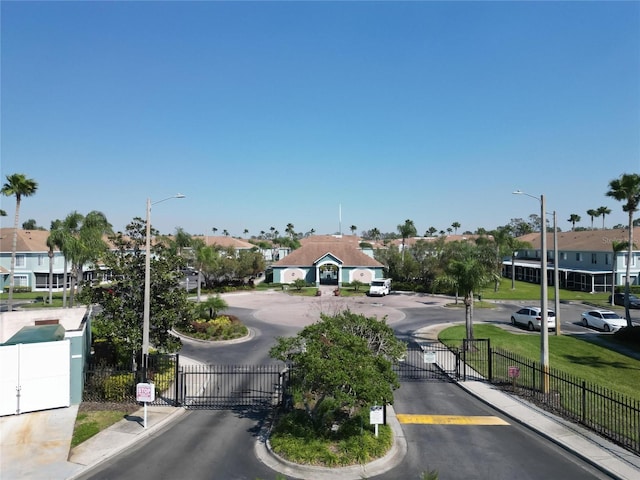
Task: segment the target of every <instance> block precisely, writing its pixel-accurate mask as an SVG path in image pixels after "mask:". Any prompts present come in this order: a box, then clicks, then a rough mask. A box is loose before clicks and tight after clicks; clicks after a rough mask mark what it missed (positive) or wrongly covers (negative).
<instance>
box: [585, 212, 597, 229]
mask: <svg viewBox="0 0 640 480" xmlns="http://www.w3.org/2000/svg"><path fill="white" fill-rule="evenodd" d="M587 215H589V216H590V217H591V230H593V219H594V218H595V217H597V216H598V215H599V214H598V211H597V210H594V209H590V210H587Z"/></svg>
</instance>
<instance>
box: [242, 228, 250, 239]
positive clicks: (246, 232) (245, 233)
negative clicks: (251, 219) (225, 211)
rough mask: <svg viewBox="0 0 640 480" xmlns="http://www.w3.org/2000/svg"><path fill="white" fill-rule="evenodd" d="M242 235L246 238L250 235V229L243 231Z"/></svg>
mask: <svg viewBox="0 0 640 480" xmlns="http://www.w3.org/2000/svg"><path fill="white" fill-rule="evenodd" d="M242 234H243V235H244V236H245V237H246V236H247V235H248V234H249V229H248V228H245V229H244V230H243V231H242Z"/></svg>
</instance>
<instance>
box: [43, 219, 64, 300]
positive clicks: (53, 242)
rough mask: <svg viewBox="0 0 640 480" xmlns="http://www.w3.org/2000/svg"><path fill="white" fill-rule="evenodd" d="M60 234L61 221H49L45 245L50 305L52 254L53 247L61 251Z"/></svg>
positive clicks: (51, 297) (51, 296)
mask: <svg viewBox="0 0 640 480" xmlns="http://www.w3.org/2000/svg"><path fill="white" fill-rule="evenodd" d="M61 235H62V221H61V220H53V221H52V222H51V229H50V230H49V236H48V237H47V247H48V248H49V252H48V254H47V255H48V256H49V305H51V303H52V301H53V256H54V253H55V252H54V251H53V250H54V249H55V248H57V249H58V250H60V251H62V249H61V248H60V247H61V245H62V240H61Z"/></svg>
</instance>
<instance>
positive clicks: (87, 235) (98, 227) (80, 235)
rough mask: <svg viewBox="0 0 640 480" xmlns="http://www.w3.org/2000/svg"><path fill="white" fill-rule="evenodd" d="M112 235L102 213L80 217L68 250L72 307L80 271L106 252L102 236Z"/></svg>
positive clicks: (80, 277) (80, 283)
mask: <svg viewBox="0 0 640 480" xmlns="http://www.w3.org/2000/svg"><path fill="white" fill-rule="evenodd" d="M110 233H113V230H112V228H111V224H110V223H109V222H108V221H107V217H105V215H104V214H103V213H102V212H98V211H96V210H94V211H91V212H89V213H88V214H87V215H86V216H84V217H83V216H82V215H80V222H79V224H78V227H77V229H76V231H75V232H74V233H73V234H72V239H71V241H70V242H69V243H70V248H69V249H68V253H69V259H70V260H71V271H72V275H71V288H70V294H69V304H70V306H72V307H73V298H74V293H75V289H76V285H77V287H78V292H79V291H80V289H81V288H82V270H83V266H84V265H85V264H87V263H88V262H94V263H95V262H96V261H97V260H98V259H99V258H100V256H101V255H102V254H103V253H104V252H105V251H106V250H107V244H106V243H105V241H104V236H105V235H108V234H110Z"/></svg>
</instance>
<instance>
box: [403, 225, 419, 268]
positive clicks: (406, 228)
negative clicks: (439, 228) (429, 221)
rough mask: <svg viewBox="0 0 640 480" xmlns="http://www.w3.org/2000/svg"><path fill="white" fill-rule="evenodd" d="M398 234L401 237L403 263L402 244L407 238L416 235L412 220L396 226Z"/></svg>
mask: <svg viewBox="0 0 640 480" xmlns="http://www.w3.org/2000/svg"><path fill="white" fill-rule="evenodd" d="M398 233H399V234H400V236H401V237H402V262H404V244H405V241H406V240H407V238H409V237H415V236H416V235H417V234H418V231H417V230H416V226H415V224H414V223H413V220H409V219H407V220H405V221H404V223H401V224H400V225H398Z"/></svg>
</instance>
